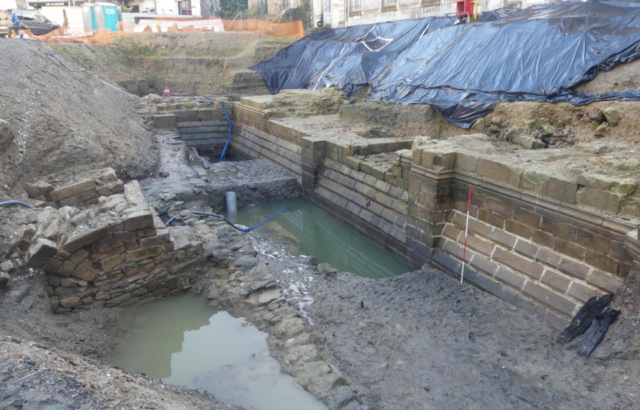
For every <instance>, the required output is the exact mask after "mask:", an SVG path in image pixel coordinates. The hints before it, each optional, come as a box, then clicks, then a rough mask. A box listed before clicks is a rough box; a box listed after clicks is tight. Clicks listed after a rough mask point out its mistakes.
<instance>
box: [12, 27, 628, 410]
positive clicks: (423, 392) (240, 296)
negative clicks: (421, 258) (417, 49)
mask: <svg viewBox="0 0 640 410" xmlns="http://www.w3.org/2000/svg"><path fill="white" fill-rule="evenodd" d="M207 36H210V34H206V35H205V34H203V33H168V34H166V35H165V34H162V35H154V34H144V35H140V36H135V37H134V36H130V37H123V38H121V39H119V40H118V42H117V44H116V45H115V46H113V47H112V46H92V45H77V44H69V45H64V44H58V45H53V46H48V45H44V44H41V43H39V42H36V41H0V54H2V55H3V56H5V58H3V59H1V60H0V61H1V62H0V66H2V68H4V72H5V77H6V78H5V84H4V86H3V88H2V91H0V96H1V97H2V98H1V99H0V100H1V101H0V201H4V200H9V199H13V200H25V201H30V199H28V196H27V193H26V186H27V184H29V183H31V182H33V181H35V180H37V179H41V178H43V177H46V176H51V175H58V176H61V177H63V179H64V178H72V177H74V176H75V175H82V174H83V173H84V172H86V171H88V170H94V169H97V168H104V167H113V168H114V169H115V171H116V172H117V174H118V177H120V178H121V179H122V180H124V181H130V180H134V179H139V180H140V184H141V186H142V188H143V191H144V194H145V195H146V200H148V201H149V203H150V204H151V206H152V207H153V208H154V210H155V211H156V212H157V213H158V215H159V217H160V218H162V219H163V220H164V221H165V222H167V221H168V219H169V218H170V217H173V216H176V218H175V220H174V221H175V222H173V223H174V224H175V225H177V226H179V227H180V228H181V229H184V230H185V231H190V232H191V231H197V230H199V229H204V228H203V226H206V227H207V229H210V231H211V232H212V233H211V235H209V236H208V237H207V239H206V240H205V241H204V242H205V246H207V247H210V250H211V252H210V255H209V256H211V255H213V258H214V259H215V260H216V263H217V265H216V267H215V268H212V269H210V270H208V271H207V272H206V273H204V274H203V275H202V276H201V278H200V280H199V281H198V282H197V283H195V284H193V286H186V287H185V288H184V291H185V292H187V291H188V292H194V293H196V294H198V295H200V296H201V297H202V298H203V299H206V300H208V301H209V303H210V304H211V305H212V306H216V307H221V308H224V309H226V310H228V311H229V312H230V313H231V314H233V315H234V316H241V317H245V318H246V319H247V321H248V323H250V324H251V325H253V326H256V327H257V328H258V329H260V330H262V331H264V332H266V333H268V335H269V336H268V339H267V340H268V343H269V347H270V349H271V354H272V356H273V357H274V358H276V359H277V360H278V361H279V363H280V365H281V368H282V371H283V372H286V373H288V374H291V375H292V376H293V377H294V379H295V380H296V382H297V383H298V384H300V385H301V386H302V387H304V388H305V389H307V390H308V391H309V392H311V393H312V394H313V395H314V396H315V397H316V398H318V399H319V400H322V401H323V402H324V403H325V404H326V405H327V407H328V408H330V409H332V410H333V409H344V410H365V409H369V410H383V409H394V410H395V409H616V410H617V409H620V410H622V409H633V408H638V404H637V403H638V400H639V399H640V398H639V397H638V394H640V393H638V387H639V386H638V381H639V380H640V366H639V363H638V360H639V357H638V344H639V343H640V335H639V333H638V330H637V329H638V326H639V325H640V323H639V322H640V316H639V315H638V309H640V302H639V296H638V292H637V289H638V278H635V277H629V278H627V279H626V284H625V286H624V287H623V288H622V289H621V291H620V296H617V297H616V299H615V300H614V306H615V307H617V308H621V309H622V310H623V313H622V316H621V318H620V319H619V320H618V322H616V323H615V324H614V325H613V326H612V328H611V330H610V331H609V333H608V334H607V336H606V337H605V339H604V340H603V342H602V344H601V345H600V346H599V347H598V348H597V349H596V350H595V352H594V354H593V355H592V356H591V357H590V358H588V359H587V358H584V357H583V356H580V355H578V354H577V352H576V344H577V342H574V343H573V344H570V345H568V346H561V345H560V344H558V343H557V341H556V338H557V335H558V331H557V329H553V328H551V327H550V326H549V325H548V324H547V323H545V322H544V321H543V320H542V319H541V318H539V317H537V316H533V315H530V314H528V313H526V312H524V311H522V310H519V309H517V308H515V307H513V306H512V305H510V304H508V303H507V302H505V301H503V300H501V299H498V298H496V297H494V296H492V295H490V294H488V293H485V292H483V291H482V290H480V289H478V288H476V287H473V286H471V285H469V284H464V285H462V286H461V285H460V284H459V283H458V281H457V280H456V279H455V278H452V277H450V276H448V275H447V274H446V273H443V272H442V271H439V270H437V269H435V268H433V267H431V266H428V265H425V266H424V267H423V268H422V269H420V270H417V271H414V272H408V273H406V274H403V275H401V276H397V277H392V278H386V279H377V280H374V279H368V278H364V277H360V276H356V275H354V274H351V273H348V272H338V271H336V270H335V269H333V268H331V266H329V265H326V264H321V265H317V261H315V260H314V258H313V255H305V256H302V255H293V254H291V253H290V251H289V249H288V248H287V247H286V246H285V244H283V243H281V242H280V241H278V240H276V239H274V238H270V237H267V236H265V235H262V234H261V233H260V231H259V230H258V231H254V232H252V233H249V234H245V233H240V232H238V231H235V230H233V229H232V228H231V227H229V226H228V225H226V224H225V223H223V222H221V221H214V220H213V219H210V218H209V219H208V218H206V217H203V216H197V215H195V214H192V213H191V211H193V210H196V209H197V210H203V211H217V210H218V209H222V208H224V197H223V196H224V193H225V192H226V191H228V190H235V191H236V192H237V193H238V199H239V202H240V203H241V204H251V203H256V202H261V201H270V200H274V199H281V198H288V197H291V196H295V195H296V194H297V191H298V186H297V181H296V177H295V175H293V174H292V173H291V172H289V171H286V170H285V169H283V168H281V167H279V166H277V165H275V164H274V163H273V162H270V161H267V160H265V159H258V160H253V161H242V162H233V161H228V162H223V163H217V164H211V163H207V162H206V161H205V162H203V163H204V164H205V165H206V166H203V163H197V164H194V162H193V161H189V159H190V155H189V151H188V150H187V149H186V148H185V147H184V145H181V144H180V143H179V142H176V141H174V137H175V136H176V133H175V132H174V131H172V130H169V131H167V130H162V131H159V130H155V129H152V127H151V126H150V125H149V124H148V123H145V122H144V121H143V120H142V119H141V118H140V117H139V116H138V115H137V114H136V102H137V100H136V99H135V98H134V97H132V96H130V95H125V94H123V93H121V92H119V91H117V90H115V89H113V88H111V87H109V86H108V85H106V84H105V83H103V82H102V81H101V80H100V78H102V79H103V80H105V81H109V82H113V83H117V84H118V85H119V86H121V87H123V88H125V89H126V90H128V91H129V92H132V93H135V94H138V95H145V94H147V93H149V92H161V90H162V88H163V87H164V86H166V85H167V84H168V82H167V81H169V79H173V80H175V83H173V84H172V86H173V87H174V88H176V90H178V92H184V93H197V94H199V95H220V94H224V95H228V96H229V97H230V99H231V100H237V99H238V98H240V96H241V95H246V94H254V93H255V94H261V93H264V92H265V91H266V88H265V87H264V85H263V84H262V83H261V82H260V81H258V82H256V78H255V76H253V74H251V72H249V71H248V70H247V68H248V66H250V65H251V64H253V63H255V62H258V61H261V60H263V59H265V58H268V57H270V56H271V55H272V54H273V53H274V52H275V51H277V50H278V49H280V48H282V47H284V46H286V45H287V44H288V43H289V40H286V41H285V40H275V39H270V38H266V37H263V36H256V35H248V34H235V33H232V34H228V33H227V34H225V35H224V36H219V37H218V36H214V37H213V38H211V37H207ZM217 39H224V41H217ZM52 53H54V54H52ZM110 62H111V63H112V64H109V63H110ZM16 66H18V67H20V70H16V69H15V67H16ZM185 67H191V68H193V70H192V71H190V72H188V73H187V72H185ZM194 67H195V68H194ZM638 67H640V63H638V62H633V63H629V64H625V65H622V66H620V67H619V68H617V69H616V70H614V71H612V72H610V73H601V74H600V75H599V76H598V77H597V78H596V79H595V80H594V81H593V82H592V83H589V84H584V85H582V86H581V87H580V90H581V91H584V92H606V91H615V90H622V89H638V88H640V84H639V82H638V70H639V69H638ZM96 73H99V74H100V78H99V77H98V76H97V75H96ZM176 73H177V74H178V75H177V76H176ZM212 74H215V76H211V75H212ZM210 76H211V77H210ZM203 78H204V79H206V78H211V80H210V81H204V80H203ZM296 95H298V93H288V94H287V93H283V94H282V95H281V96H279V97H277V98H275V99H271V98H270V97H268V96H262V97H263V99H262V100H260V101H265V104H272V106H271V107H270V109H271V110H272V113H273V115H274V122H276V123H279V124H285V125H295V126H297V127H299V129H303V130H304V131H305V132H308V133H309V134H314V133H324V134H326V135H331V136H332V138H335V139H336V140H342V141H343V142H345V144H347V143H348V142H349V141H351V142H357V141H362V140H363V139H367V140H368V139H376V138H388V139H397V141H404V140H407V141H408V140H409V139H411V138H414V137H417V136H429V137H431V138H433V139H447V138H450V137H454V136H457V135H465V134H477V133H482V134H486V135H489V136H490V137H491V138H492V143H493V144H494V147H495V149H496V151H500V152H502V153H507V154H509V155H511V154H513V155H515V156H517V154H518V152H523V151H524V152H526V153H527V154H526V155H525V154H523V155H522V156H521V157H518V158H533V160H531V159H529V160H528V161H530V162H531V161H533V162H532V163H531V164H533V165H535V166H538V167H545V166H548V165H545V164H548V160H547V159H538V158H537V156H536V155H535V154H531V153H532V152H534V151H531V149H539V150H540V151H535V153H538V152H544V151H543V149H548V150H552V149H554V148H563V149H564V148H567V149H573V151H568V150H567V151H562V152H573V153H574V154H575V158H570V157H569V156H567V158H565V157H562V158H560V159H559V160H558V161H559V162H558V164H560V165H557V166H558V167H564V168H567V164H569V165H570V164H572V163H579V164H578V165H580V166H582V167H583V168H585V169H586V170H587V171H589V170H592V171H593V172H594V173H601V174H604V175H607V176H610V177H612V178H618V179H621V178H631V179H634V180H637V178H638V175H637V174H638V170H637V166H636V165H637V160H636V158H635V157H637V156H638V154H637V149H638V148H637V144H638V143H640V137H638V134H637V132H636V130H637V129H638V126H639V125H640V124H639V123H640V116H638V112H639V111H638V108H639V107H640V103H638V102H616V103H610V102H599V103H595V104H591V105H589V106H583V107H575V106H572V105H569V104H557V105H552V104H544V103H500V104H498V105H497V106H496V108H495V111H494V112H493V113H491V114H489V115H488V116H487V117H485V118H483V119H481V120H480V121H479V122H478V123H476V124H475V125H474V127H473V128H472V129H471V130H460V129H458V128H456V127H454V126H452V125H451V124H449V123H447V122H446V121H445V120H444V118H442V117H441V116H440V115H439V114H438V113H436V112H435V111H434V110H433V109H431V108H430V107H428V106H420V107H416V106H414V107H401V106H396V105H388V104H383V103H374V102H369V103H365V102H362V99H358V98H352V99H351V100H349V99H348V98H346V96H344V95H342V93H340V92H339V91H337V90H323V91H322V92H321V93H318V94H316V95H317V96H318V97H317V100H312V99H307V98H306V97H305V96H304V95H305V94H304V93H299V95H301V96H302V97H296ZM292 96H293V97H292ZM258 100H259V99H256V101H258ZM270 101H275V102H273V103H271V102H270ZM318 101H319V103H318ZM612 110H614V111H615V113H617V114H616V115H617V119H616V120H615V121H614V120H613V119H611V118H610V115H612ZM605 112H606V113H607V114H606V115H605ZM615 113H614V114H615ZM452 141H453V140H452ZM405 142H406V141H405ZM410 142H411V141H408V143H407V146H410V145H411V144H410ZM558 152H559V151H558ZM583 154H584V155H583ZM587 154H589V155H592V154H598V155H600V154H602V156H601V158H599V159H593V160H588V161H587V160H586V159H585V160H584V161H582V159H581V158H586V156H587ZM378 156H379V157H384V158H382V160H381V161H388V160H389V158H391V156H389V155H385V154H384V153H383V154H378ZM363 157H366V156H363ZM371 158H372V159H376V156H375V155H371ZM191 159H192V160H193V158H191ZM545 161H547V162H545ZM563 161H564V162H563ZM196 162H197V161H196ZM531 164H530V165H531ZM630 164H631V165H630ZM634 164H635V165H634ZM559 173H560V172H559ZM636 195H637V194H636ZM32 202H33V201H32ZM38 212H40V210H38V209H26V208H23V207H20V206H12V207H0V262H3V258H5V257H7V258H8V257H9V255H11V254H12V253H13V252H14V251H16V246H18V245H17V244H18V243H19V242H18V241H17V239H18V237H19V235H21V232H22V231H21V229H22V227H23V226H25V225H31V224H36V223H37V215H38ZM66 239H67V238H65V240H66ZM46 277H47V274H45V273H44V272H43V271H42V270H41V269H35V268H29V267H27V266H20V267H19V268H17V269H14V268H13V267H12V271H11V274H10V277H9V276H7V278H8V279H7V280H8V285H7V286H6V287H2V288H0V377H1V378H2V383H1V384H0V403H2V404H1V405H0V408H8V409H20V408H43V409H47V408H96V409H102V408H105V409H110V408H114V409H115V408H127V409H128V408H141V409H142V408H159V409H239V408H238V407H234V406H231V405H228V404H224V403H221V402H219V401H218V400H217V399H216V398H215V397H213V396H212V395H210V394H208V393H206V392H199V391H195V390H192V389H188V388H184V387H175V386H168V385H164V384H163V383H162V382H160V381H158V380H152V379H149V378H147V377H145V376H144V375H142V374H136V373H133V372H127V371H124V370H122V369H118V368H114V367H112V366H109V365H107V364H105V363H103V362H101V361H100V359H101V357H103V356H104V355H105V354H107V353H108V352H110V351H112V350H113V349H114V348H116V347H117V343H118V341H119V340H120V339H121V338H122V337H123V333H122V329H119V328H118V326H117V320H118V318H119V317H120V314H121V312H122V309H123V308H118V307H115V308H107V307H102V306H95V307H94V308H91V309H87V310H76V311H73V312H71V313H64V314H54V313H53V312H52V311H51V308H50V306H49V302H48V296H47V290H46V288H45V278H46Z"/></svg>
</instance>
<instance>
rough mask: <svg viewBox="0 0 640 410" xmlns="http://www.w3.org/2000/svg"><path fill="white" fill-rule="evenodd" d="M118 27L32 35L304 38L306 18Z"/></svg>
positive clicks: (97, 39)
mask: <svg viewBox="0 0 640 410" xmlns="http://www.w3.org/2000/svg"><path fill="white" fill-rule="evenodd" d="M118 24H119V27H118V31H111V30H97V31H89V30H86V29H84V28H83V27H80V28H78V27H68V26H67V27H60V28H58V29H56V30H54V31H52V32H50V33H48V34H44V35H40V36H35V35H33V34H32V33H31V32H30V31H29V30H22V31H23V32H26V33H27V34H28V35H29V37H31V38H35V39H38V40H40V41H42V42H44V43H84V44H105V45H108V44H114V43H115V40H116V38H117V37H116V36H124V35H126V36H129V35H136V34H140V33H153V32H155V33H157V32H203V31H204V32H206V31H209V32H212V31H215V32H222V31H225V32H246V33H258V34H263V35H267V36H272V37H278V38H302V37H304V36H305V33H304V26H303V24H302V21H292V22H288V23H269V22H267V21H263V20H260V19H244V20H242V21H240V20H222V19H186V18H155V19H145V20H141V21H140V23H138V24H133V23H125V22H119V23H118Z"/></svg>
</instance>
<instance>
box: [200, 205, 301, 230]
mask: <svg viewBox="0 0 640 410" xmlns="http://www.w3.org/2000/svg"><path fill="white" fill-rule="evenodd" d="M289 208H291V207H290V206H288V207H286V208H282V209H281V210H279V211H278V212H276V213H275V214H273V215H271V216H270V217H268V218H267V219H265V220H264V221H262V222H260V223H259V224H257V225H254V226H252V227H251V228H240V227H239V226H236V225H234V224H233V222H231V221H229V220H228V219H227V218H225V217H224V216H222V215H218V214H210V213H209V212H199V211H191V213H192V214H196V215H207V216H213V217H214V218H222V219H224V221H225V222H226V223H228V224H229V225H231V226H232V227H233V228H235V229H237V230H239V231H242V232H249V231H252V230H254V229H256V228H257V227H259V226H260V225H262V224H264V223H265V222H268V221H270V220H271V219H273V218H274V217H275V216H276V215H278V214H279V213H281V212H284V211H286V210H287V209H289Z"/></svg>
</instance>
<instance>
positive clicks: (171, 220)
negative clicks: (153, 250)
mask: <svg viewBox="0 0 640 410" xmlns="http://www.w3.org/2000/svg"><path fill="white" fill-rule="evenodd" d="M178 215H180V214H176V215H174V216H172V217H171V219H169V220H168V221H167V222H166V223H165V224H164V225H165V226H169V224H170V223H171V222H173V220H174V219H176V216H178Z"/></svg>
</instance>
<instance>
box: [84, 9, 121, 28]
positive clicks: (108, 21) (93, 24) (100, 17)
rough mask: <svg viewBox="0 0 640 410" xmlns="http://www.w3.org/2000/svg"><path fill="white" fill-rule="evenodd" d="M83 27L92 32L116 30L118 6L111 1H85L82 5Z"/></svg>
mask: <svg viewBox="0 0 640 410" xmlns="http://www.w3.org/2000/svg"><path fill="white" fill-rule="evenodd" d="M82 20H83V24H84V28H85V29H86V30H88V31H93V32H94V33H107V32H109V31H118V22H119V21H120V8H119V7H118V6H116V5H115V4H111V3H85V4H83V5H82Z"/></svg>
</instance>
